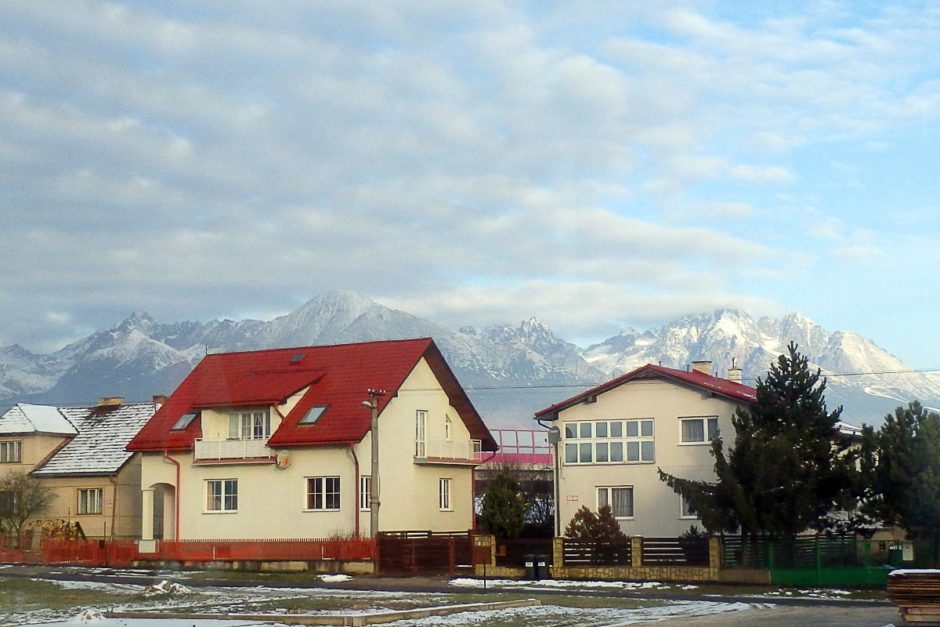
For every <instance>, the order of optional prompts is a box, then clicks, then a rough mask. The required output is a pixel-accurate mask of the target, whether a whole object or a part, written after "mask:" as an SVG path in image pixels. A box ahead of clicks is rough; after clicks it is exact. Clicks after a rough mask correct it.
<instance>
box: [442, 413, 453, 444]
mask: <svg viewBox="0 0 940 627" xmlns="http://www.w3.org/2000/svg"><path fill="white" fill-rule="evenodd" d="M452 430H453V425H452V424H451V421H450V416H444V439H445V440H447V441H448V442H450V438H451V432H452Z"/></svg>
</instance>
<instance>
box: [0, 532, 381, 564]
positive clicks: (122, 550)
mask: <svg viewBox="0 0 940 627" xmlns="http://www.w3.org/2000/svg"><path fill="white" fill-rule="evenodd" d="M374 557H375V542H374V541H373V540H372V539H371V538H359V539H356V538H350V539H305V540H181V541H179V542H174V541H169V540H160V541H157V543H156V552H153V553H140V552H139V551H138V546H137V542H136V541H134V540H62V539H54V538H45V539H44V540H43V542H42V551H41V553H38V552H24V551H11V550H6V551H0V562H7V563H46V564H80V565H82V566H130V565H131V564H132V563H133V562H136V561H177V562H215V561H243V560H244V561H253V560H256V561H314V560H336V561H344V562H352V561H369V560H372V559H374Z"/></svg>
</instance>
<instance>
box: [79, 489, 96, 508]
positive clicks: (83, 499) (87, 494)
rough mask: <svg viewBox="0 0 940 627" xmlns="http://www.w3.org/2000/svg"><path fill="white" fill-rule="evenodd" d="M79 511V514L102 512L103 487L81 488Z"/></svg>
mask: <svg viewBox="0 0 940 627" xmlns="http://www.w3.org/2000/svg"><path fill="white" fill-rule="evenodd" d="M78 513H79V514H100V513H101V488H87V489H84V488H83V489H79V491H78Z"/></svg>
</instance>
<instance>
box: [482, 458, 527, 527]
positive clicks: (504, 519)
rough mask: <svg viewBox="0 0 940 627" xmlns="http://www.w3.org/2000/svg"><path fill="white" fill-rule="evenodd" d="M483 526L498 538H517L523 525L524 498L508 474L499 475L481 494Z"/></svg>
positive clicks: (515, 482)
mask: <svg viewBox="0 0 940 627" xmlns="http://www.w3.org/2000/svg"><path fill="white" fill-rule="evenodd" d="M481 507H482V511H481V513H480V516H481V518H482V519H483V525H484V527H485V528H486V530H487V531H489V532H490V533H492V534H493V535H495V536H496V537H498V538H517V537H519V533H520V532H521V531H522V526H523V525H524V524H525V510H526V503H525V498H524V497H523V496H522V494H521V492H520V490H519V483H518V482H517V481H516V480H515V479H513V478H512V477H510V476H509V475H508V474H505V473H499V474H498V475H496V476H495V477H493V480H492V481H490V485H489V487H487V488H486V492H485V493H484V494H483V503H482V506H481Z"/></svg>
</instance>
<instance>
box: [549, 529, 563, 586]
mask: <svg viewBox="0 0 940 627" xmlns="http://www.w3.org/2000/svg"><path fill="white" fill-rule="evenodd" d="M564 567H565V539H564V538H561V537H557V538H555V539H554V540H552V571H553V572H552V576H553V577H555V578H556V579H558V576H559V573H561V572H563V571H562V569H563V568H564ZM556 568H557V569H558V571H557V572H555V569H556Z"/></svg>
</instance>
